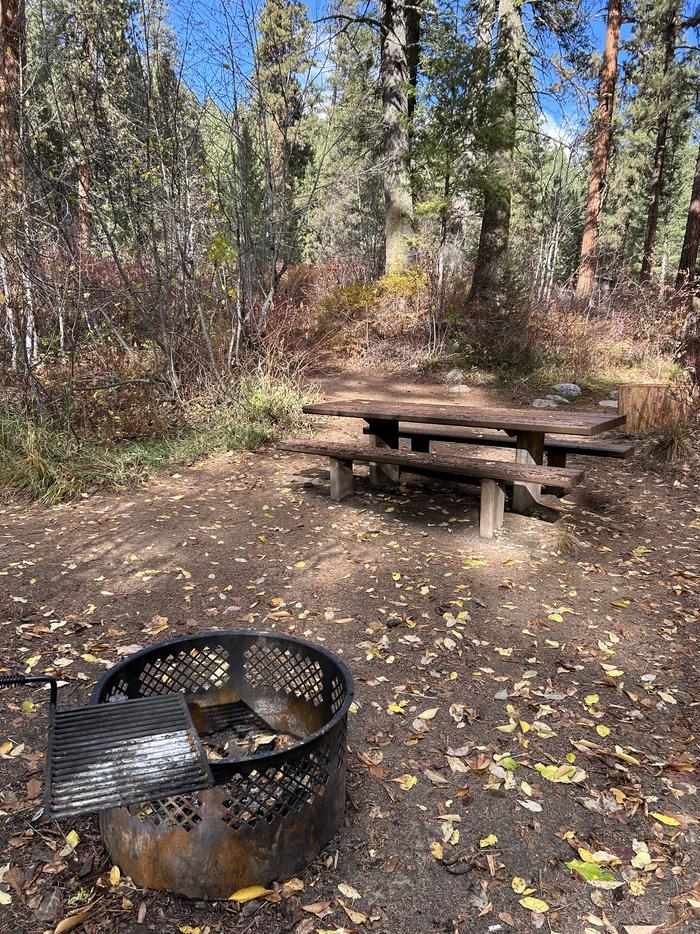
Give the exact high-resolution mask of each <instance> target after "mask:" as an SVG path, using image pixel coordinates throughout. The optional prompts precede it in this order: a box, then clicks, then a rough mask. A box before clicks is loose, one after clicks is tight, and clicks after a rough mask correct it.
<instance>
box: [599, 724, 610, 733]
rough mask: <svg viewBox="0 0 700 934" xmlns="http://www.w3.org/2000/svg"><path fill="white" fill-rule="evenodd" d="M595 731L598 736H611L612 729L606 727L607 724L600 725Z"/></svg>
mask: <svg viewBox="0 0 700 934" xmlns="http://www.w3.org/2000/svg"><path fill="white" fill-rule="evenodd" d="M595 731H596V733H597V734H598V736H609V735H610V727H607V726H605V724H603V723H599V724H598V726H597V727H596V728H595Z"/></svg>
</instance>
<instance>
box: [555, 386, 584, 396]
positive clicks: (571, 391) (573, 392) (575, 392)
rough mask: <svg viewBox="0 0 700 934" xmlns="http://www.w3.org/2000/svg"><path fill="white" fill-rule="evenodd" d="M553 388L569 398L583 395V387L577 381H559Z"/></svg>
mask: <svg viewBox="0 0 700 934" xmlns="http://www.w3.org/2000/svg"><path fill="white" fill-rule="evenodd" d="M552 389H553V390H554V391H555V392H558V393H559V395H561V396H566V398H567V399H577V398H578V397H579V396H580V395H581V387H580V386H577V385H576V383H557V384H556V386H552Z"/></svg>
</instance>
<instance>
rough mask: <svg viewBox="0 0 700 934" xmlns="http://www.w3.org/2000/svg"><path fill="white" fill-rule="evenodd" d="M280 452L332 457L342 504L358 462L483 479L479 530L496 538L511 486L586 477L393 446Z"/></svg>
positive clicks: (318, 446) (309, 446)
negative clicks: (507, 492) (406, 449)
mask: <svg viewBox="0 0 700 934" xmlns="http://www.w3.org/2000/svg"><path fill="white" fill-rule="evenodd" d="M277 448H278V450H281V451H292V452H294V453H297V454H311V455H316V456H320V457H327V458H328V459H329V461H330V474H331V499H332V500H335V501H336V502H340V501H341V500H343V499H345V497H347V496H352V493H353V472H352V465H353V463H354V462H360V463H362V462H365V463H368V464H371V465H375V464H381V465H390V466H393V467H400V468H403V469H404V470H407V471H410V472H413V473H428V474H447V475H449V476H451V477H469V478H475V479H478V480H480V481H481V504H480V509H479V534H480V535H481V537H482V538H493V533H494V532H495V530H496V529H500V528H501V526H502V525H503V516H504V511H505V484H506V483H516V482H535V483H545V484H546V485H547V486H548V487H551V488H553V489H556V490H563V491H566V490H569V489H570V488H571V487H572V486H573V485H574V484H575V483H577V482H578V481H579V480H580V479H581V477H582V476H583V470H581V469H571V468H562V467H540V466H537V465H535V466H532V465H529V464H516V463H513V462H510V463H509V462H508V461H492V460H484V459H483V458H480V457H455V456H454V455H445V454H442V455H438V454H426V453H416V452H414V451H399V450H397V449H391V448H383V449H382V448H371V447H370V446H369V445H366V446H363V447H359V446H353V445H350V444H343V443H341V442H336V441H318V442H316V441H284V442H280V443H279V444H278V445H277Z"/></svg>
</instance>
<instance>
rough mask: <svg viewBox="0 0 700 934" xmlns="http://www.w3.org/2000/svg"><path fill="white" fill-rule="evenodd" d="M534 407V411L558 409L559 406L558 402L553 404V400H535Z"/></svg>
mask: <svg viewBox="0 0 700 934" xmlns="http://www.w3.org/2000/svg"><path fill="white" fill-rule="evenodd" d="M532 407H533V408H534V409H556V408H558V405H557V403H556V402H552V400H551V399H535V401H534V402H533V403H532Z"/></svg>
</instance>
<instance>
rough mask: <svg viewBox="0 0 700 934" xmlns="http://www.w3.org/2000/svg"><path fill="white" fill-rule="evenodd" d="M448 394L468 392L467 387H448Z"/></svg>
mask: <svg viewBox="0 0 700 934" xmlns="http://www.w3.org/2000/svg"><path fill="white" fill-rule="evenodd" d="M450 392H459V393H463V392H469V386H463V385H459V386H450Z"/></svg>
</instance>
